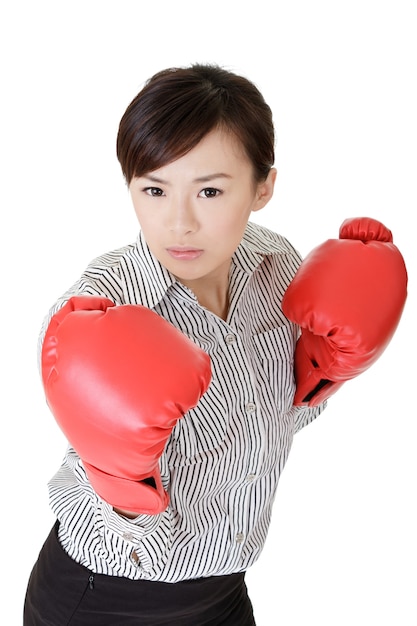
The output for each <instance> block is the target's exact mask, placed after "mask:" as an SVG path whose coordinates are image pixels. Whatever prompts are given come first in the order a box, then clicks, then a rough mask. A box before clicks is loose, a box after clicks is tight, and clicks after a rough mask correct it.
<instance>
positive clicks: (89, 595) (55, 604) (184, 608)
mask: <svg viewBox="0 0 417 626" xmlns="http://www.w3.org/2000/svg"><path fill="white" fill-rule="evenodd" d="M57 531H58V523H56V524H55V526H54V527H53V528H52V530H51V532H50V534H49V536H48V538H47V540H46V541H45V543H44V545H43V547H42V550H41V552H40V554H39V557H38V559H37V561H36V563H35V565H34V567H33V570H32V573H31V575H30V578H29V583H28V588H27V592H26V598H25V605H24V620H23V624H24V626H94V625H97V626H98V625H99V626H125V625H126V626H128V625H132V626H133V624H135V625H136V626H163V625H164V626H168V625H169V626H222V625H224V626H254V625H255V620H254V617H253V611H252V605H251V602H250V600H249V597H248V594H247V589H246V585H245V580H244V574H231V575H230V576H213V577H210V578H199V579H195V580H187V581H181V582H177V583H163V582H150V581H145V580H139V581H136V580H130V579H128V578H119V577H116V576H105V575H102V574H93V573H92V572H90V571H89V570H88V569H87V568H85V567H84V566H82V565H79V564H78V563H76V562H75V561H74V560H73V559H71V557H69V556H68V555H67V553H66V552H65V551H64V549H63V548H62V546H61V544H60V542H59V540H58V535H57Z"/></svg>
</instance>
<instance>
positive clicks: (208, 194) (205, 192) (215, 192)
mask: <svg viewBox="0 0 417 626" xmlns="http://www.w3.org/2000/svg"><path fill="white" fill-rule="evenodd" d="M220 194H221V191H220V189H215V188H214V187H205V188H204V189H202V190H201V191H200V193H199V194H198V195H199V196H200V198H216V197H217V196H219V195H220Z"/></svg>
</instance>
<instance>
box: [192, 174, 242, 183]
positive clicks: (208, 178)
mask: <svg viewBox="0 0 417 626" xmlns="http://www.w3.org/2000/svg"><path fill="white" fill-rule="evenodd" d="M215 178H232V176H231V175H230V174H225V173H223V172H216V173H215V174H207V175H206V176H199V177H198V178H194V180H193V182H194V183H208V182H209V181H211V180H214V179H215Z"/></svg>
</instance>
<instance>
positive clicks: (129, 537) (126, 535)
mask: <svg viewBox="0 0 417 626" xmlns="http://www.w3.org/2000/svg"><path fill="white" fill-rule="evenodd" d="M122 537H123V539H126V541H133V535H132V533H123V535H122Z"/></svg>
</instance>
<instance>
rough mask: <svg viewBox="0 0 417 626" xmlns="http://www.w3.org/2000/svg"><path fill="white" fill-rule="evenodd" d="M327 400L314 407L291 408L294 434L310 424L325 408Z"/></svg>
mask: <svg viewBox="0 0 417 626" xmlns="http://www.w3.org/2000/svg"><path fill="white" fill-rule="evenodd" d="M326 406H327V400H326V401H325V402H323V403H322V404H320V405H319V406H316V407H293V411H294V433H297V432H298V431H300V430H301V429H302V428H304V426H308V424H311V422H313V421H314V420H315V419H316V417H318V416H319V415H320V414H321V413H322V412H323V411H324V409H325V408H326Z"/></svg>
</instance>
